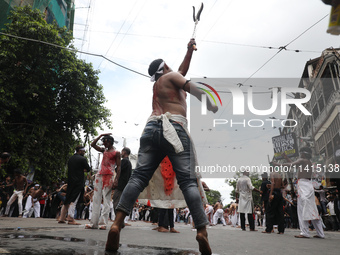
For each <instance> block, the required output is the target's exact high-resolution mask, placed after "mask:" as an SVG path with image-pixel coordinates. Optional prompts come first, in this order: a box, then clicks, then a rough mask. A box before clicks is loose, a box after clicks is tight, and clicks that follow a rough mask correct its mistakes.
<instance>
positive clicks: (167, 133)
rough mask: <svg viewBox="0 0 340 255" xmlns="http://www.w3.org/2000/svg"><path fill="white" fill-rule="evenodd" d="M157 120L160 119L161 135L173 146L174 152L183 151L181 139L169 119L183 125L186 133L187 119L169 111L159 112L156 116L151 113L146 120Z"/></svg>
mask: <svg viewBox="0 0 340 255" xmlns="http://www.w3.org/2000/svg"><path fill="white" fill-rule="evenodd" d="M158 120H162V127H163V136H164V138H165V139H166V140H167V141H168V142H169V143H170V144H171V145H172V146H173V147H174V149H175V152H176V153H180V152H182V151H184V147H183V144H182V141H181V139H179V137H178V134H177V132H176V129H175V128H174V126H173V125H172V124H171V123H170V120H173V121H176V122H179V123H180V124H181V125H182V126H183V128H184V130H185V131H186V133H187V134H188V131H187V125H188V121H187V119H186V118H185V117H184V116H182V115H179V114H171V113H169V112H166V113H165V114H161V115H158V116H156V115H151V116H150V117H149V118H148V121H147V122H149V121H158ZM188 135H189V134H188Z"/></svg>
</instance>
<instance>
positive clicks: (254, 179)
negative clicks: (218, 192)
mask: <svg viewBox="0 0 340 255" xmlns="http://www.w3.org/2000/svg"><path fill="white" fill-rule="evenodd" d="M240 176H241V173H237V174H236V176H235V178H233V179H226V180H225V182H226V183H228V184H229V185H231V186H233V188H234V189H233V190H232V191H231V192H230V198H231V199H233V200H236V191H235V190H236V183H237V181H238V179H239V178H240ZM249 178H250V180H251V184H252V185H253V186H254V187H255V188H257V189H260V187H261V184H262V179H260V177H259V175H258V174H257V173H250V175H249ZM253 201H254V205H257V204H258V205H260V204H261V196H260V193H258V192H253Z"/></svg>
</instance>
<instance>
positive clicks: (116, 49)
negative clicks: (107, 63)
mask: <svg viewBox="0 0 340 255" xmlns="http://www.w3.org/2000/svg"><path fill="white" fill-rule="evenodd" d="M145 3H146V1H144V3H143V5H142V7H141V8H140V10H139V12H138V13H137V15H136V16H135V18H134V19H133V21H132V22H131V24H130V26H129V28H128V30H127V33H128V32H129V31H130V29H131V27H132V25H133V24H134V23H135V21H136V19H137V18H138V16H139V14H140V13H141V11H142V10H143V8H144V5H145ZM125 36H126V35H123V38H122V40H120V42H119V44H118V45H117V47H116V49H115V50H114V51H113V52H112V54H111V57H113V56H114V54H115V52H116V51H117V50H118V49H119V46H120V45H121V43H122V42H123V40H124V38H125Z"/></svg>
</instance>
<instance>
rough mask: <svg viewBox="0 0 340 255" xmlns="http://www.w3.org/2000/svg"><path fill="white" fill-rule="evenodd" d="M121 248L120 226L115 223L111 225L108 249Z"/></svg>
mask: <svg viewBox="0 0 340 255" xmlns="http://www.w3.org/2000/svg"><path fill="white" fill-rule="evenodd" d="M118 249H119V228H118V227H117V226H115V225H112V226H111V229H110V231H109V234H108V236H107V241H106V247H105V250H106V251H117V250H118Z"/></svg>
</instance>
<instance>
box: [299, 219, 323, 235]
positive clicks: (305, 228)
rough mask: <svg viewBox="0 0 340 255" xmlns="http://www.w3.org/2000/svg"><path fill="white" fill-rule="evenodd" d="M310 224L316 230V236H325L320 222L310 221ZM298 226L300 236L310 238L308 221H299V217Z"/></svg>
mask: <svg viewBox="0 0 340 255" xmlns="http://www.w3.org/2000/svg"><path fill="white" fill-rule="evenodd" d="M312 224H313V226H314V228H315V230H316V234H317V235H318V236H320V237H322V238H324V237H325V234H324V232H323V228H322V222H321V220H312ZM299 225H300V231H301V233H300V235H303V236H306V237H310V233H309V221H308V220H301V218H300V217H299Z"/></svg>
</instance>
